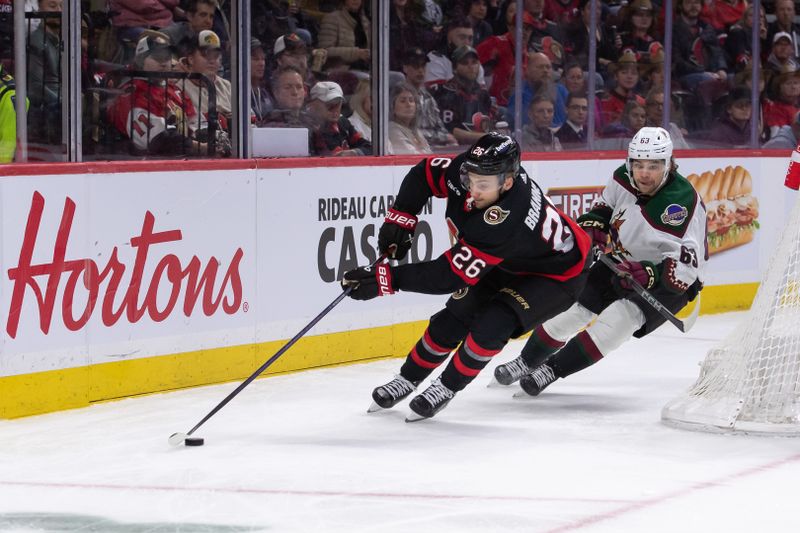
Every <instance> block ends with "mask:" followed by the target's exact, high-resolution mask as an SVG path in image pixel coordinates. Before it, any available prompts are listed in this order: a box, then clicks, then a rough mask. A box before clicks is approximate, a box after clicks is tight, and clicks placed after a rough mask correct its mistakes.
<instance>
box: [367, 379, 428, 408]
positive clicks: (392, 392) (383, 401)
mask: <svg viewBox="0 0 800 533" xmlns="http://www.w3.org/2000/svg"><path fill="white" fill-rule="evenodd" d="M417 385H419V381H417V382H413V381H409V380H407V379H406V378H404V377H403V376H401V375H400V374H398V375H396V376H395V377H394V379H393V380H392V381H390V382H389V383H387V384H386V385H381V386H380V387H376V388H375V390H373V391H372V400H373V402H372V405H370V406H369V409H367V412H368V413H374V412H375V411H380V410H381V409H389V408H390V407H394V406H395V405H397V403H398V402H400V401H401V400H403V399H404V398H406V397H408V395H409V394H411V393H412V392H414V391H415V390H417Z"/></svg>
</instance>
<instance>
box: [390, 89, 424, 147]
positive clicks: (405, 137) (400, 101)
mask: <svg viewBox="0 0 800 533" xmlns="http://www.w3.org/2000/svg"><path fill="white" fill-rule="evenodd" d="M416 92H417V91H416V89H414V87H412V86H411V84H409V83H406V82H400V83H398V84H397V85H395V86H394V87H392V91H391V94H390V95H389V146H388V150H387V151H388V153H389V154H427V153H430V151H431V146H430V145H429V144H428V141H427V140H425V136H424V135H423V134H422V132H421V131H420V129H419V128H418V127H417V122H418V120H417V119H418V116H419V114H418V113H417V94H416Z"/></svg>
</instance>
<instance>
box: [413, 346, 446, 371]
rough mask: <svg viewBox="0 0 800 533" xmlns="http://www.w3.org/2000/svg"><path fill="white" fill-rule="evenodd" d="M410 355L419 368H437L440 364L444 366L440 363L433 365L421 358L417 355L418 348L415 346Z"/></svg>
mask: <svg viewBox="0 0 800 533" xmlns="http://www.w3.org/2000/svg"><path fill="white" fill-rule="evenodd" d="M408 355H409V356H410V357H411V360H412V361H414V363H416V364H417V366H421V367H422V368H436V367H438V366H439V365H440V364H442V363H441V362H439V363H431V362H430V361H426V360H425V359H423V358H422V357H420V356H419V354H418V353H417V347H416V346H414V347H413V348H412V349H411V353H409V354H408Z"/></svg>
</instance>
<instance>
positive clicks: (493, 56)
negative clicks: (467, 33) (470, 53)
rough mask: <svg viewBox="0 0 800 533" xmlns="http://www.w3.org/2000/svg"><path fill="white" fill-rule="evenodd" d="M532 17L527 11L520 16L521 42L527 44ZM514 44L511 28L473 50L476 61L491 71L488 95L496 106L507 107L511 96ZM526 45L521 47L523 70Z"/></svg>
mask: <svg viewBox="0 0 800 533" xmlns="http://www.w3.org/2000/svg"><path fill="white" fill-rule="evenodd" d="M533 24H534V20H533V16H532V15H531V14H530V13H528V12H527V11H526V12H525V13H523V15H522V42H523V43H528V41H530V38H531V34H532V33H533ZM515 47H516V44H515V43H514V31H513V28H512V29H511V30H509V31H507V32H506V33H504V34H503V35H492V36H491V37H489V38H488V39H486V40H485V41H483V42H482V43H480V44H479V45H478V46H477V47H476V48H475V50H477V51H478V59H480V62H481V64H482V65H484V68H486V69H487V70H488V69H491V74H492V85H491V86H490V87H489V94H490V95H492V96H494V97H495V98H496V99H497V105H501V106H506V105H508V99H509V97H510V96H511V91H512V90H513V88H512V87H511V81H512V77H513V74H514V64H515V63H514V62H515V58H514V50H515V49H516V48H515ZM526 52H527V44H526V45H523V47H522V53H523V56H522V68H523V69H525V68H526V65H527V63H528V54H527V53H526Z"/></svg>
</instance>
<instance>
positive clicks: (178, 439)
mask: <svg viewBox="0 0 800 533" xmlns="http://www.w3.org/2000/svg"><path fill="white" fill-rule="evenodd" d="M387 255H388V254H385V253H384V254H382V255H381V256H380V257H378V258H377V259H376V260H375V261H374V262H373V263H372V264H371V265H370V266H371V267H374V266H375V265H377V264H378V263H381V262H383V261H384V260H385V259H386V257H387ZM355 288H356V287H355V286H354V285H349V286H348V287H346V288H345V289H344V290H343V291H342V292H341V294H339V296H337V297H336V299H334V300H333V301H332V302H331V303H329V304H328V306H327V307H326V308H325V309H323V310H322V311H321V312H320V314H318V315H317V316H315V317H314V318H313V319H312V320H311V322H309V323H308V324H306V326H305V327H304V328H303V329H301V330H300V331H299V332H298V333H297V335H295V336H294V337H292V338H291V339H289V341H288V342H287V343H286V344H284V345H283V347H282V348H281V349H280V350H278V351H277V352H275V355H273V356H272V357H270V358H269V359H267V360H266V361H265V362H264V364H263V365H261V366H260V367H258V368H257V369H256V371H255V372H253V373H252V374H250V377H248V378H247V379H246V380H244V381H243V382H241V383H240V384H239V386H238V387H236V389H234V390H233V392H231V393H230V394H228V395H227V396H226V397H225V398H223V400H222V401H221V402H219V403H218V404H217V405H216V406H214V408H213V409H212V410H211V411H209V412H208V414H207V415H206V416H204V417H203V419H202V420H200V422H198V423H197V424H196V425H195V426H194V427H193V428H192V429H190V430H189V431H188V432H187V433H173V434H172V435H170V437H169V439H168V442H169V443H170V444H171V445H173V446H179V445H180V444H181V443H183V444H187V445H192V444H188V442H189V440H191V439H192V437H191V435H192V434H193V433H194V432H195V431H197V430H198V428H200V426H202V425H203V424H205V423H206V422H207V421H208V419H209V418H211V417H212V416H214V415H215V414H217V412H218V411H219V410H220V409H222V408H223V407H225V406H226V405H227V404H228V402H230V401H231V400H233V399H234V398H235V397H236V395H237V394H239V393H240V392H242V390H244V388H245V387H247V386H248V385H250V383H252V382H253V380H255V379H256V378H257V377H258V376H260V375H261V373H262V372H264V370H266V369H267V368H269V367H270V365H272V363H274V362H275V361H277V360H278V358H279V357H280V356H282V355H283V354H284V353H286V351H287V350H288V349H289V348H291V347H292V346H294V343H296V342H297V341H299V340H300V339H301V338H302V337H303V336H304V335H305V334H306V333H308V331H309V330H310V329H311V328H313V327H314V326H315V325H316V324H317V322H319V321H320V320H322V318H323V317H324V316H325V315H327V314H328V313H330V312H331V310H332V309H333V308H334V307H336V306H337V305H339V302H341V301H342V300H344V299H345V298H346V297H347V295H348V294H350V293H351V292H353V289H355ZM195 441H198V442H199V441H200V439H199V438H196V437H195ZM194 445H197V444H194Z"/></svg>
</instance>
